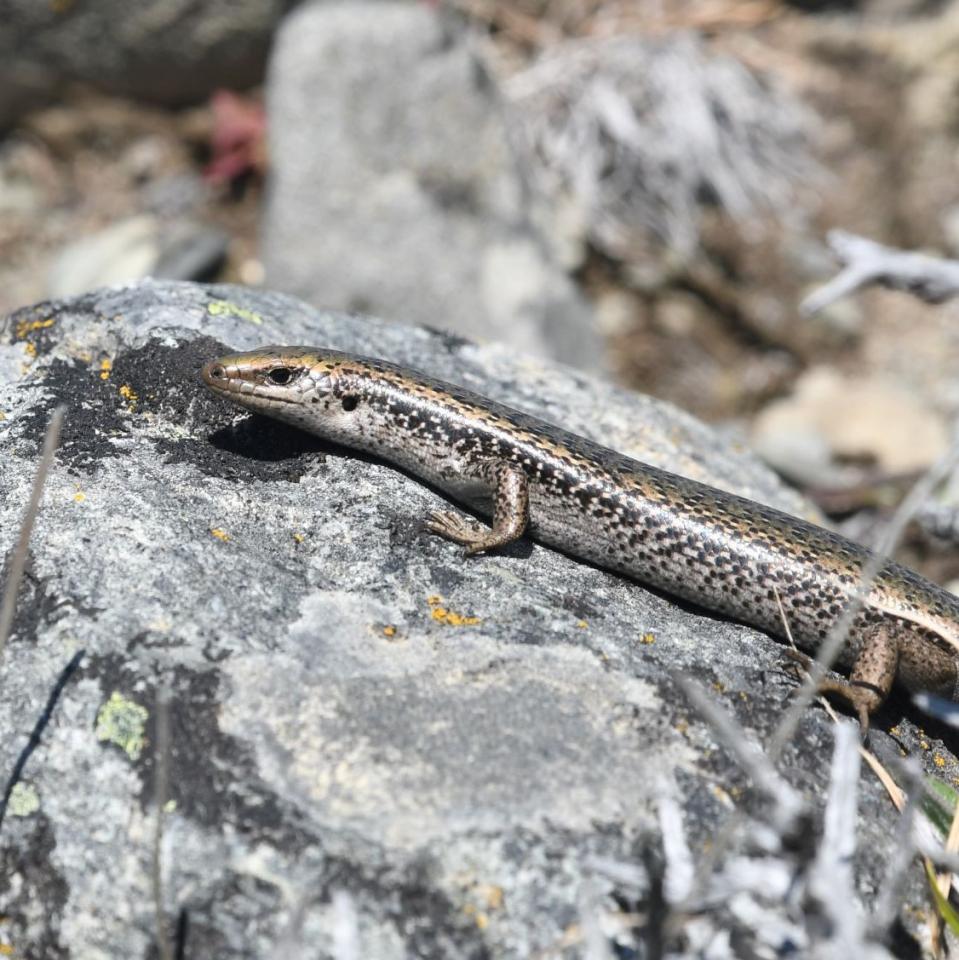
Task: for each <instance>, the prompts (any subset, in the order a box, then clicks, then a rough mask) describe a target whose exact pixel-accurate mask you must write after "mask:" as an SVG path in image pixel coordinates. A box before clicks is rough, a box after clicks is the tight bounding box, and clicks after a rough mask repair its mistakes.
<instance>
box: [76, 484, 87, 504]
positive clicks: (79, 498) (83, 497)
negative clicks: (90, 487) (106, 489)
mask: <svg viewBox="0 0 959 960" xmlns="http://www.w3.org/2000/svg"><path fill="white" fill-rule="evenodd" d="M86 498H87V495H86V494H85V493H84V492H83V491H82V490H81V489H80V488H79V487H77V489H76V490H75V491H74V494H73V500H74V503H83V501H84V500H86Z"/></svg>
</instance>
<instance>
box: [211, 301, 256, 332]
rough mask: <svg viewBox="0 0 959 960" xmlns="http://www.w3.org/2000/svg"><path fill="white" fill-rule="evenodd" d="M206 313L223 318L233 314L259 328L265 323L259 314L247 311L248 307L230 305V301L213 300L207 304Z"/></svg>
mask: <svg viewBox="0 0 959 960" xmlns="http://www.w3.org/2000/svg"><path fill="white" fill-rule="evenodd" d="M206 312H207V313H208V314H210V316H211V317H222V316H224V315H225V314H229V313H232V314H233V316H235V317H240V318H241V319H242V320H249V321H250V323H255V324H256V325H257V326H260V325H261V324H262V323H263V318H262V317H261V316H260V315H259V314H258V313H254V312H253V311H252V310H247V309H246V307H241V306H239V305H238V304H235V303H230V301H229V300H211V301H210V302H209V303H208V304H207V307H206Z"/></svg>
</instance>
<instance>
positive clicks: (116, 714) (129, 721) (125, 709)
mask: <svg viewBox="0 0 959 960" xmlns="http://www.w3.org/2000/svg"><path fill="white" fill-rule="evenodd" d="M148 716H149V713H148V712H147V709H146V707H141V706H140V704H138V703H136V702H134V701H133V700H127V699H126V697H124V696H123V694H121V693H119V692H118V691H117V690H114V691H113V693H111V694H110V699H109V700H107V702H106V703H105V704H103V706H102V707H100V709H99V710H98V711H97V726H96V733H97V740H100V741H102V742H107V743H115V744H116V745H117V746H118V747H119V748H120V749H121V750H122V751H123V752H124V753H125V754H126V755H127V756H128V757H129V758H130V759H131V760H136V759H137V757H139V756H140V751H141V750H142V749H143V744H144V743H145V742H146V737H145V735H144V730H145V729H146V722H147V717H148Z"/></svg>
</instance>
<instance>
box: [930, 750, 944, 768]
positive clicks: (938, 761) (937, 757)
mask: <svg viewBox="0 0 959 960" xmlns="http://www.w3.org/2000/svg"><path fill="white" fill-rule="evenodd" d="M932 762H933V763H934V764H935V765H936V766H937V767H939V768H940V769H941V768H942V767H944V766H945V765H946V758H945V757H944V756H943V755H942V754H941V753H936V754H933V757H932Z"/></svg>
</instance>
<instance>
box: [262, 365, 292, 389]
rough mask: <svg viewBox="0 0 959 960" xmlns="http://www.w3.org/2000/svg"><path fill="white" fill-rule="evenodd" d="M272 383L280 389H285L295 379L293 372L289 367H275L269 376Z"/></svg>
mask: <svg viewBox="0 0 959 960" xmlns="http://www.w3.org/2000/svg"><path fill="white" fill-rule="evenodd" d="M266 377H267V379H268V380H269V381H270V383H275V384H276V385H277V386H278V387H285V386H286V385H287V384H288V383H289V382H290V381H291V380H292V379H293V371H292V370H291V369H290V368H289V367H274V368H273V369H272V370H270V371H269V372H268V373H267V375H266Z"/></svg>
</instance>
